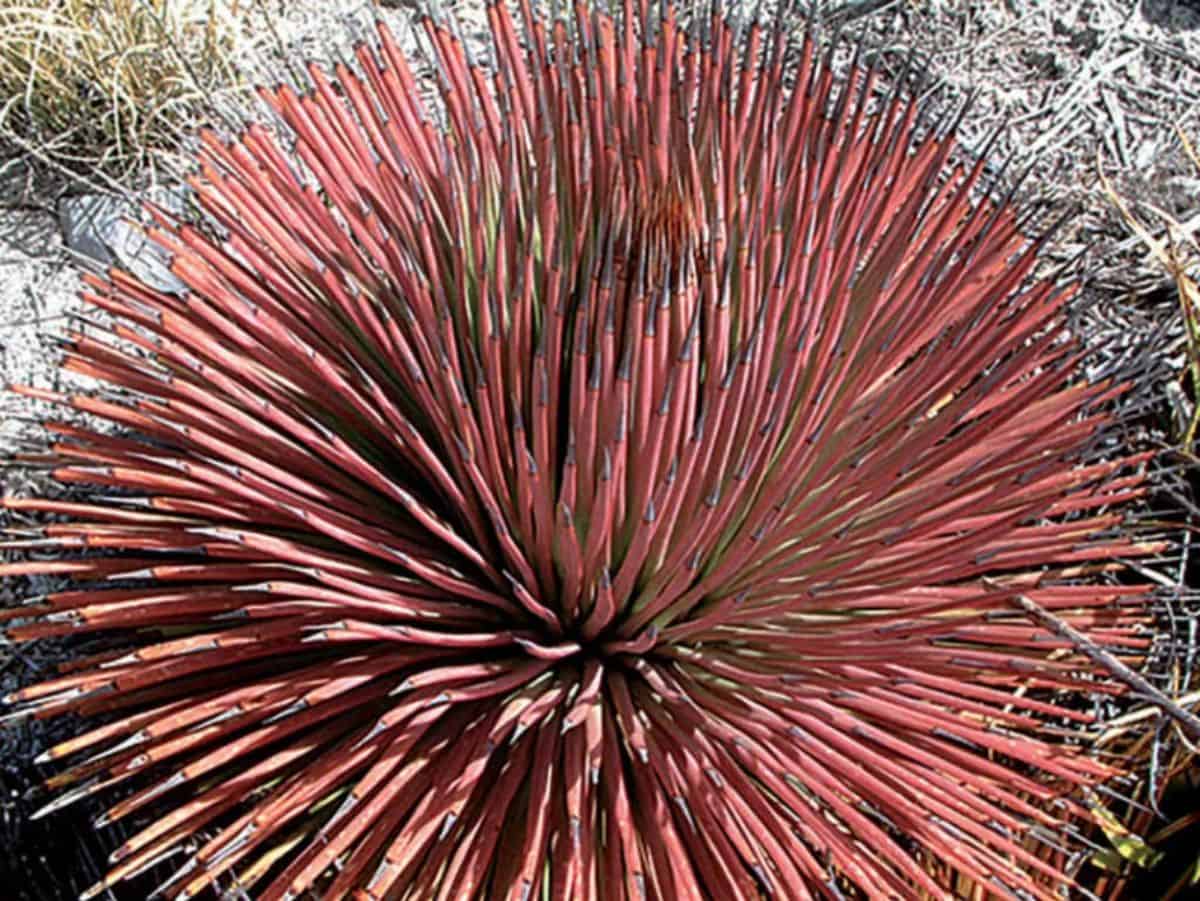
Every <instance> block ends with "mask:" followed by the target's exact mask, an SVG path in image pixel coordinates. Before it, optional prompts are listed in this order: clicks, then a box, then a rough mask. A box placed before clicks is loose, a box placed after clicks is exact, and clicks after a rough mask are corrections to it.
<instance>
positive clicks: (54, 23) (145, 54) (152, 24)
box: [0, 0, 245, 180]
mask: <svg viewBox="0 0 1200 901" xmlns="http://www.w3.org/2000/svg"><path fill="white" fill-rule="evenodd" d="M240 2H241V0H49V2H47V0H0V138H3V139H6V140H7V142H8V143H9V144H10V145H13V146H14V147H15V148H16V149H18V150H21V151H24V152H26V153H31V154H33V155H35V156H40V157H42V158H43V159H45V160H48V161H50V162H52V163H54V164H56V165H58V166H63V167H66V168H68V169H71V170H74V171H78V172H84V173H86V172H93V171H95V170H100V171H102V172H104V173H106V174H108V175H110V176H112V177H115V178H117V179H121V180H125V179H127V178H129V177H130V176H132V175H135V174H139V173H144V172H145V170H146V167H147V166H148V165H151V164H153V162H154V157H155V156H156V155H157V154H162V153H169V152H171V151H173V149H174V148H175V147H176V146H177V145H178V136H179V134H180V132H181V130H182V129H184V128H186V127H188V126H192V125H194V124H196V123H197V122H199V121H204V120H205V119H206V117H207V116H208V115H209V114H210V111H211V110H212V108H213V104H214V103H215V101H216V100H217V99H218V98H219V97H222V96H227V95H228V94H229V93H230V92H231V91H236V90H238V89H239V78H238V74H237V72H236V69H235V68H234V66H233V65H232V64H231V62H230V54H231V51H232V50H233V49H234V48H235V47H236V46H238V42H239V41H242V40H244V39H245V37H244V33H243V32H244V31H245V29H244V27H243V25H244V18H245V17H244V13H243V10H242V9H240V8H239V5H240Z"/></svg>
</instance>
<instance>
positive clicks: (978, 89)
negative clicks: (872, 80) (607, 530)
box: [0, 0, 1200, 901]
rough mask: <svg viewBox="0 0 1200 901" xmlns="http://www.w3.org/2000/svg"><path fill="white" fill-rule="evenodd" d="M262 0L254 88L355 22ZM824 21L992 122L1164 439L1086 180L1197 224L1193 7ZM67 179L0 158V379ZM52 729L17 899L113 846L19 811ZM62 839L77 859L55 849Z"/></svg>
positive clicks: (1012, 10) (1166, 320)
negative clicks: (273, 12)
mask: <svg viewBox="0 0 1200 901" xmlns="http://www.w3.org/2000/svg"><path fill="white" fill-rule="evenodd" d="M386 5H387V7H388V8H387V9H386V10H384V11H383V12H384V14H386V15H387V16H389V17H390V18H391V19H392V20H393V21H394V22H395V23H396V24H397V27H399V28H400V29H402V30H403V31H407V27H406V25H405V24H404V23H405V22H406V21H407V16H408V14H409V13H408V10H407V9H406V8H405V7H404V5H403V4H398V3H390V4H386ZM460 7H461V10H462V15H463V17H464V20H465V28H466V31H467V32H468V34H470V33H472V32H478V30H479V22H480V17H481V10H480V8H479V6H478V4H477V0H464V2H462V3H461V4H460ZM279 9H280V12H279V13H278V16H277V17H276V18H275V19H274V21H273V27H274V28H275V32H276V33H274V37H275V41H276V55H274V56H272V55H271V52H270V51H268V52H266V54H265V55H262V54H260V55H259V56H257V57H255V58H248V59H247V60H245V61H244V62H245V65H246V66H247V67H248V68H249V69H250V70H252V71H257V72H258V73H259V77H262V78H266V77H267V76H268V75H269V76H270V78H271V79H272V80H273V79H274V78H276V77H280V74H281V72H282V73H285V72H286V70H285V69H281V68H280V65H279V58H280V55H281V54H280V51H279V50H278V48H280V47H282V48H283V51H282V52H283V54H286V55H287V56H288V57H289V58H292V59H295V58H297V57H298V56H315V57H318V58H323V59H327V60H328V59H333V58H337V57H338V56H339V55H344V53H345V51H346V48H347V47H348V46H349V44H350V42H351V40H352V38H353V35H354V34H355V33H356V32H357V33H361V32H362V31H363V26H364V23H365V22H366V21H367V20H368V19H369V17H370V15H372V14H373V10H372V9H371V5H370V4H369V3H363V2H362V0H359V2H347V0H338V2H331V3H320V2H317V0H304V2H297V3H290V4H285V5H281V6H280V7H279ZM823 15H824V16H825V17H826V18H827V19H828V20H830V21H832V22H834V23H837V24H840V25H842V26H843V27H844V28H845V29H846V30H847V31H848V32H849V33H850V34H854V33H856V32H861V33H862V35H863V40H864V45H865V48H866V49H867V51H868V55H869V56H870V55H877V56H878V57H879V59H880V63H881V65H882V67H883V70H884V72H885V73H886V72H891V73H896V72H898V71H900V68H901V65H902V63H901V60H902V58H903V57H904V56H905V55H906V54H909V53H914V54H915V55H916V60H917V63H918V65H917V66H916V67H915V72H916V73H917V76H918V77H917V78H916V79H915V80H914V82H913V89H914V90H916V91H918V92H919V93H921V94H923V95H925V96H926V97H927V101H928V103H929V104H930V106H931V107H933V108H934V109H935V110H936V109H937V108H939V107H940V108H949V107H951V106H953V105H954V104H956V103H959V102H961V101H963V100H964V99H965V98H966V97H967V96H968V95H973V97H974V101H973V105H972V106H971V108H970V110H969V111H968V114H967V116H966V118H965V119H964V122H963V126H962V141H963V145H964V147H965V149H966V150H967V152H973V151H979V150H981V149H982V148H983V146H984V143H985V141H986V140H987V138H988V136H989V135H991V134H992V132H993V131H995V130H997V129H999V137H998V140H997V143H996V145H995V147H994V148H993V151H992V153H993V156H994V158H995V165H994V166H993V167H992V172H993V174H994V176H995V177H996V179H997V180H998V187H1000V188H1002V189H1003V188H1005V187H1006V186H1008V185H1009V184H1011V183H1012V180H1013V179H1014V176H1015V175H1016V173H1018V172H1020V171H1023V169H1024V168H1025V167H1027V166H1031V167H1032V168H1031V169H1030V170H1029V176H1028V178H1027V179H1026V180H1025V181H1024V182H1023V184H1022V185H1021V187H1019V188H1018V191H1019V194H1018V196H1019V197H1021V198H1022V199H1023V200H1024V201H1027V202H1040V201H1046V202H1051V203H1053V204H1055V208H1056V209H1064V208H1073V209H1075V210H1076V214H1075V215H1074V216H1073V218H1072V219H1071V220H1070V221H1069V223H1068V224H1067V225H1066V227H1065V228H1064V229H1063V231H1062V232H1061V234H1060V238H1059V240H1058V241H1057V243H1056V244H1055V246H1054V248H1053V251H1052V256H1053V257H1054V258H1055V259H1057V260H1060V261H1067V260H1072V259H1076V258H1079V262H1078V263H1077V265H1078V267H1079V269H1080V271H1082V272H1084V273H1086V275H1087V281H1086V289H1085V292H1084V294H1083V296H1082V300H1081V303H1080V320H1079V321H1080V323H1081V328H1082V329H1083V330H1085V331H1086V332H1087V333H1088V335H1089V336H1090V339H1091V340H1092V341H1093V342H1094V346H1095V347H1096V354H1097V356H1096V365H1098V366H1103V365H1105V363H1106V362H1107V363H1112V362H1113V361H1117V362H1120V363H1121V365H1124V366H1127V367H1130V366H1132V367H1134V368H1137V369H1138V370H1139V371H1141V372H1142V373H1143V379H1144V390H1143V391H1142V392H1141V393H1140V394H1139V395H1138V398H1137V399H1136V402H1135V409H1134V410H1133V414H1132V415H1131V418H1132V419H1133V420H1135V421H1136V423H1137V428H1138V429H1140V430H1141V435H1140V440H1146V441H1149V442H1151V443H1154V442H1159V443H1162V444H1166V443H1168V442H1170V441H1172V440H1175V439H1176V438H1177V437H1178V434H1181V433H1182V428H1183V425H1184V424H1185V423H1186V422H1187V421H1188V419H1189V418H1190V416H1191V413H1192V409H1191V405H1190V401H1189V400H1188V392H1186V391H1184V390H1182V388H1181V383H1180V382H1179V381H1178V376H1179V374H1180V373H1181V372H1182V371H1183V369H1184V366H1185V364H1186V341H1185V335H1184V330H1183V326H1182V319H1181V317H1180V315H1179V304H1178V298H1177V295H1176V292H1175V290H1174V284H1173V282H1172V281H1171V280H1170V279H1169V278H1168V276H1167V274H1166V273H1165V272H1164V271H1163V269H1162V267H1161V266H1160V265H1159V264H1158V263H1157V262H1156V261H1155V260H1154V259H1153V258H1152V257H1151V255H1150V254H1149V253H1148V252H1147V250H1146V249H1145V247H1144V245H1143V244H1142V242H1141V241H1140V240H1139V239H1138V238H1137V237H1136V236H1135V235H1134V234H1133V233H1132V232H1131V230H1130V228H1129V226H1128V225H1127V224H1126V223H1125V221H1124V220H1123V218H1122V217H1121V215H1120V214H1119V213H1118V212H1117V211H1116V209H1115V208H1114V206H1113V204H1112V202H1111V200H1110V198H1109V197H1108V196H1106V194H1105V191H1104V188H1103V184H1102V182H1101V175H1104V176H1105V177H1107V178H1108V179H1110V180H1111V182H1112V184H1113V186H1114V188H1115V190H1116V191H1117V193H1118V194H1119V195H1121V196H1122V197H1123V198H1125V199H1126V202H1127V203H1128V204H1130V206H1131V209H1132V210H1133V211H1134V212H1135V213H1137V214H1138V215H1139V216H1140V217H1141V218H1143V221H1147V222H1154V223H1159V222H1160V219H1159V218H1158V213H1159V212H1162V213H1166V214H1168V215H1169V216H1171V217H1172V218H1173V219H1174V220H1175V221H1177V222H1178V223H1180V225H1181V228H1182V235H1183V236H1184V238H1186V236H1187V235H1188V234H1191V235H1193V236H1195V235H1197V233H1200V171H1198V170H1197V169H1196V168H1194V167H1193V166H1192V165H1191V163H1190V162H1189V160H1188V159H1187V157H1186V155H1185V153H1184V151H1183V145H1182V144H1181V141H1180V139H1179V137H1178V134H1177V131H1176V130H1177V129H1178V130H1179V131H1181V132H1182V133H1183V134H1184V135H1186V136H1188V137H1190V138H1191V140H1192V141H1193V142H1195V143H1197V144H1200V2H1197V0H1189V2H1170V0H1132V2H1131V0H974V2H965V0H893V2H879V0H846V2H838V0H832V2H826V3H824V4H823ZM0 100H3V98H0ZM1009 157H1012V158H1014V159H1015V160H1016V162H1015V163H1014V164H1013V165H1012V166H1010V167H1008V168H1007V169H1006V168H1004V167H1003V166H1002V163H1003V161H1004V160H1005V159H1007V158H1009ZM78 190H79V189H78V186H72V185H71V184H69V183H67V182H65V181H64V180H62V179H60V178H52V179H46V178H45V177H44V173H41V174H39V173H38V172H37V170H36V169H33V170H31V169H30V168H29V166H28V165H27V163H26V161H24V160H22V159H21V158H20V157H19V156H17V155H15V154H9V156H8V157H7V158H0V379H2V380H3V382H4V383H5V384H18V383H19V384H32V385H36V386H41V387H54V386H56V385H58V384H59V383H60V376H59V374H58V372H57V369H56V366H55V360H56V354H55V351H54V347H53V339H52V335H53V333H54V332H55V331H57V330H60V329H62V328H63V327H64V326H66V325H67V323H69V322H70V321H71V320H72V319H73V317H77V316H78V315H80V314H81V312H83V311H81V308H80V302H79V301H78V299H77V297H76V292H77V290H78V287H79V281H78V275H77V274H76V269H75V267H74V265H73V263H72V254H71V252H69V251H68V249H67V247H66V244H65V242H64V216H63V215H62V213H63V212H64V206H63V204H64V202H65V201H64V197H66V196H69V195H71V194H72V193H78ZM66 224H67V225H68V232H74V231H76V230H78V229H79V223H78V217H76V221H75V222H74V224H72V223H66ZM85 230H86V229H85ZM1160 233H1161V232H1160ZM1176 237H1178V235H1177V236H1176ZM1193 240H1198V239H1196V238H1193ZM72 243H73V244H74V245H75V246H76V247H77V248H78V247H79V246H80V245H79V242H78V240H73V241H72ZM1196 250H1197V251H1198V252H1197V254H1196V256H1195V257H1193V262H1195V260H1196V259H1200V245H1196ZM1081 255H1082V256H1081ZM47 412H48V411H47V410H46V409H44V408H43V407H42V406H41V405H39V404H36V403H32V402H30V401H28V400H27V399H24V398H22V397H19V396H17V395H13V394H7V393H5V394H2V395H0V453H8V452H11V451H13V450H16V449H19V448H21V447H22V446H24V445H25V444H27V443H29V442H31V441H37V440H38V439H39V430H38V429H37V427H36V425H35V424H34V422H33V420H35V419H36V418H37V417H39V416H42V415H45V414H46V413H47ZM0 479H3V482H4V484H3V486H2V490H3V491H4V493H6V494H11V493H18V494H24V493H29V492H33V491H39V490H45V489H46V484H45V480H44V479H43V478H42V476H41V475H40V474H38V473H36V472H32V471H29V470H22V469H6V470H0ZM1160 502H1163V503H1169V502H1170V501H1160ZM8 525H10V526H13V525H15V526H19V525H20V523H8ZM5 553H6V552H5ZM1186 563H1187V560H1186V558H1185V555H1180V556H1179V557H1178V558H1177V559H1176V560H1174V561H1166V564H1167V565H1166V566H1165V568H1164V569H1163V570H1162V572H1163V573H1165V574H1166V576H1165V578H1167V579H1180V580H1182V579H1183V575H1184V568H1185V566H1186ZM46 587H47V586H45V585H30V584H28V582H16V581H10V582H6V583H5V584H3V585H0V606H3V605H7V604H9V603H12V602H14V601H15V600H16V599H17V598H19V597H21V596H24V595H27V594H30V593H38V592H40V591H43V590H45V589H46ZM1194 633H1195V630H1194V629H1193V632H1192V635H1193V637H1192V639H1191V641H1192V642H1193V644H1194V642H1195V634H1194ZM68 650H69V649H68ZM68 650H64V649H63V648H62V647H61V646H57V645H54V646H50V645H47V646H34V647H27V648H4V647H0V694H3V693H4V692H6V691H8V690H11V689H12V688H13V687H14V686H16V685H19V684H24V683H28V682H30V681H32V680H34V679H36V678H37V677H38V675H39V674H40V673H43V672H44V671H45V670H46V669H47V667H49V666H51V665H52V663H53V662H54V660H56V659H58V658H60V657H61V656H62V655H63V654H64V653H67V652H68ZM1193 650H1194V648H1193ZM71 728H72V727H71V724H55V725H54V726H51V727H47V728H43V727H42V726H40V725H35V726H32V727H30V726H20V727H14V728H5V727H3V726H2V725H0V847H3V848H6V849H8V850H9V851H10V852H11V853H10V854H9V855H3V854H0V886H17V889H16V892H17V894H16V899H18V901H24V899H30V901H52V899H56V898H59V897H62V898H66V897H72V898H74V897H77V896H78V893H79V891H80V890H81V889H82V888H83V887H85V886H86V885H87V884H89V883H90V881H91V879H92V878H94V875H95V873H96V872H97V871H98V869H99V868H100V860H101V858H102V857H103V856H104V855H105V853H106V851H105V849H107V848H110V847H112V845H113V843H114V841H115V839H116V837H114V836H111V835H107V834H106V835H103V836H97V835H94V834H93V833H92V831H91V830H90V828H89V827H88V825H87V823H88V820H87V816H88V811H83V812H82V813H80V814H77V815H74V816H73V817H72V818H71V819H54V820H52V821H51V825H49V826H47V825H45V824H44V823H32V822H30V821H29V814H30V812H31V810H33V809H34V808H35V807H36V806H37V804H38V798H37V795H36V791H35V790H34V788H33V787H34V786H35V785H36V783H37V782H38V781H39V780H40V778H41V777H42V776H44V775H45V774H44V773H42V772H41V770H40V768H39V767H37V766H35V765H34V764H33V763H32V759H33V757H34V756H36V754H37V753H38V752H39V751H40V750H41V749H42V748H43V747H44V745H45V743H46V741H47V740H48V738H49V736H50V731H48V730H51V729H52V730H54V734H62V733H63V732H66V731H70V729H71ZM64 837H67V838H68V839H69V842H70V844H73V845H77V846H78V853H72V854H65V855H64V854H62V853H61V850H60V847H59V846H60V845H61V844H62V839H63V838H64ZM6 857H7V860H6V859H5V858H6ZM6 868H7V870H8V871H7V872H6ZM4 891H10V890H9V889H5V890H4ZM133 891H134V892H135V894H131V895H128V896H127V897H129V898H137V897H144V889H142V888H134V889H133ZM137 892H143V893H142V894H141V895H138V894H137ZM111 897H115V896H111Z"/></svg>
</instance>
